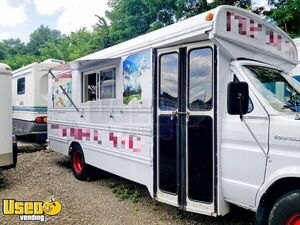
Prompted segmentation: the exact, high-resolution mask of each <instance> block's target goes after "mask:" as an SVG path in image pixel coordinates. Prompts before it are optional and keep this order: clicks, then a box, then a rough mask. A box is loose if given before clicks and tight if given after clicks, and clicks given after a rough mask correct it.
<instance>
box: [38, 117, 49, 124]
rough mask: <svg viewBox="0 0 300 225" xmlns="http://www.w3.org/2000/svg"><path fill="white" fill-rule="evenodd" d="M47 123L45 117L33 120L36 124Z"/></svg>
mask: <svg viewBox="0 0 300 225" xmlns="http://www.w3.org/2000/svg"><path fill="white" fill-rule="evenodd" d="M47 121H48V119H47V116H45V117H37V118H35V122H36V123H47Z"/></svg>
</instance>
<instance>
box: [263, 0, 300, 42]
mask: <svg viewBox="0 0 300 225" xmlns="http://www.w3.org/2000/svg"><path fill="white" fill-rule="evenodd" d="M269 4H270V5H271V6H274V8H272V9H271V10H270V11H267V12H265V14H266V15H268V16H270V17H271V18H273V19H274V20H275V21H276V22H277V24H278V26H279V27H280V28H281V29H283V30H284V31H286V32H288V33H289V34H290V35H291V36H292V37H296V36H299V35H300V22H299V21H300V1H299V0H269Z"/></svg>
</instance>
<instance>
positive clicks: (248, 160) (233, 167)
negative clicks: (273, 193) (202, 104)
mask: <svg viewBox="0 0 300 225" xmlns="http://www.w3.org/2000/svg"><path fill="white" fill-rule="evenodd" d="M230 81H234V82H239V81H245V79H244V78H243V77H242V76H241V74H240V73H239V71H238V70H237V69H236V68H235V67H233V66H232V67H231V79H230ZM249 87H250V88H249V96H250V101H249V110H248V113H247V114H245V115H244V121H245V122H246V123H245V122H243V121H241V119H240V117H239V115H229V114H228V113H225V114H224V115H223V120H222V127H223V129H222V142H221V143H222V144H221V171H222V188H223V191H224V197H225V199H226V200H227V201H230V202H233V203H237V204H240V205H245V206H247V207H249V206H250V207H255V198H256V194H257V191H258V189H259V187H260V186H261V185H262V184H263V182H264V176H265V169H266V163H267V159H266V156H265V154H264V152H268V146H269V143H268V142H269V116H268V114H267V112H266V110H265V109H264V108H263V107H262V105H261V103H260V102H259V100H258V98H257V97H256V96H255V93H254V92H253V90H251V84H250V83H249ZM247 126H248V127H247ZM255 139H256V140H255ZM257 142H258V143H259V144H258V143H257ZM259 145H260V146H261V147H262V149H261V148H260V146H259Z"/></svg>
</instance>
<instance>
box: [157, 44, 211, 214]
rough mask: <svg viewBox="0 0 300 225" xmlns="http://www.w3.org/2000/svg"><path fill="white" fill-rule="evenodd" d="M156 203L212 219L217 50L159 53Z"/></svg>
mask: <svg viewBox="0 0 300 225" xmlns="http://www.w3.org/2000/svg"><path fill="white" fill-rule="evenodd" d="M157 65H158V66H157V68H158V71H157V84H158V85H157V87H158V88H157V89H158V90H157V121H156V124H157V173H156V175H157V181H156V182H157V190H156V197H157V200H159V201H161V202H165V203H168V204H171V205H174V206H178V207H180V208H182V209H185V210H188V211H193V212H197V213H202V214H208V215H211V214H212V213H213V212H215V205H214V203H215V194H216V193H214V186H215V185H216V184H215V183H214V177H215V175H214V174H215V167H214V162H215V161H214V152H215V149H214V101H215V100H214V94H213V93H214V85H213V84H214V76H213V74H214V72H213V48H212V46H211V45H210V44H209V43H204V42H203V43H201V44H200V43H199V44H191V45H184V46H179V47H173V48H168V49H160V50H158V57H157Z"/></svg>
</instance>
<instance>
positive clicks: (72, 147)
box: [69, 141, 81, 156]
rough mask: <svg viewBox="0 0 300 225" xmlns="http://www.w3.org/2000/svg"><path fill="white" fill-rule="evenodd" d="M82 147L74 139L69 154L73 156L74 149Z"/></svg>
mask: <svg viewBox="0 0 300 225" xmlns="http://www.w3.org/2000/svg"><path fill="white" fill-rule="evenodd" d="M76 147H77V148H78V147H79V148H81V146H80V144H79V143H78V142H76V141H73V142H72V143H71V144H70V147H69V156H71V155H72V151H73V149H74V148H76Z"/></svg>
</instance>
